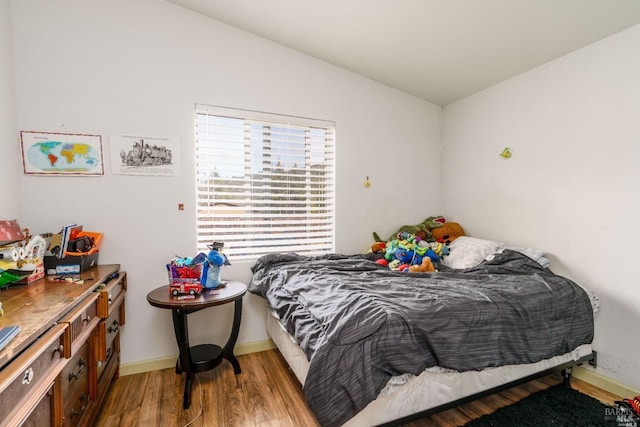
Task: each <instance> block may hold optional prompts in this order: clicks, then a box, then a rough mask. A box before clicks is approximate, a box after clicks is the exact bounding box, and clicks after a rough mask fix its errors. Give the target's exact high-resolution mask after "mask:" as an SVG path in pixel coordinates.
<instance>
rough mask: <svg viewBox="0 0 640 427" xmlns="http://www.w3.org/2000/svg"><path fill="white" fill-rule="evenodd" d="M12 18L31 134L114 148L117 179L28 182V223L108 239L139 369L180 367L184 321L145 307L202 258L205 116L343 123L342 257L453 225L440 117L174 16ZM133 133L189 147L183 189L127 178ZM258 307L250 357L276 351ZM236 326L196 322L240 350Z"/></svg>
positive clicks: (27, 14)
mask: <svg viewBox="0 0 640 427" xmlns="http://www.w3.org/2000/svg"><path fill="white" fill-rule="evenodd" d="M12 7H13V17H14V19H13V31H14V46H15V49H14V50H15V65H16V78H15V79H16V98H17V103H16V104H17V126H18V129H28V130H40V131H58V132H71V133H92V134H99V135H102V136H103V144H104V147H103V148H104V153H105V168H106V173H105V175H104V176H103V177H93V178H77V177H57V178H56V177H37V176H22V177H21V184H22V188H23V193H22V194H23V195H21V197H20V200H21V208H22V212H23V223H24V225H28V226H29V227H31V229H32V230H33V231H34V232H45V231H57V229H59V227H60V226H62V225H63V224H65V223H68V222H77V223H79V224H83V225H84V226H85V229H86V230H92V231H101V232H104V233H105V238H104V242H103V248H102V250H101V254H100V261H101V263H120V264H122V269H123V270H127V271H128V274H129V296H128V299H127V313H126V314H127V325H126V327H125V329H124V334H123V342H122V360H123V362H135V361H141V360H148V359H152V358H160V357H164V356H170V355H174V354H177V346H176V344H175V343H174V338H173V329H172V327H171V317H170V313H169V312H167V311H165V310H161V309H157V308H153V307H151V306H149V304H148V303H147V302H146V299H145V297H146V294H147V293H148V292H149V291H150V290H152V289H154V288H156V287H158V286H161V285H164V284H166V283H167V280H166V278H165V271H164V270H165V269H164V264H165V263H166V261H167V260H168V259H170V258H171V257H173V256H174V255H175V254H181V255H188V254H195V250H196V246H195V211H194V201H195V192H194V179H195V174H194V150H193V139H194V136H193V133H194V104H195V103H205V104H213V105H222V106H227V107H238V108H246V109H254V110H260V111H269V112H274V113H283V114H293V115H299V116H306V117H312V118H319V119H328V120H334V121H335V122H336V132H337V204H336V227H337V232H336V242H337V245H336V249H337V251H338V252H343V253H354V252H363V251H364V250H365V249H366V248H367V247H368V246H369V245H370V244H371V243H372V237H371V232H372V231H378V232H380V233H382V234H388V233H391V232H392V231H393V229H394V228H395V227H397V225H398V224H399V223H417V222H420V221H422V220H423V219H424V217H425V215H426V216H428V215H435V214H438V213H439V211H440V201H439V191H438V188H439V186H440V183H439V176H440V170H439V163H440V161H439V151H440V114H441V109H440V108H439V107H437V106H435V105H432V104H429V103H427V102H424V101H421V100H419V99H417V98H414V97H410V96H408V95H406V94H402V93H400V92H398V91H395V90H392V89H389V88H388V87H385V86H382V85H380V84H378V83H375V82H372V81H370V80H367V79H364V78H362V77H359V76H357V75H355V74H352V73H349V72H347V71H344V70H342V69H340V68H337V67H334V66H332V65H329V64H327V63H324V62H321V61H318V60H316V59H314V58H311V57H308V56H305V55H303V54H300V53H297V52H295V51H292V50H290V49H286V48H283V47H281V46H279V45H276V44H273V43H270V42H268V41H265V40H264V39H261V38H258V37H255V36H253V35H250V34H248V33H245V32H242V31H240V30H237V29H234V28H232V27H229V26H227V25H224V24H221V23H219V22H217V21H214V20H211V19H208V18H205V17H202V16H200V15H197V14H195V13H193V12H190V11H187V10H184V9H181V8H179V7H177V6H175V5H173V4H170V3H166V2H164V1H161V0H139V1H135V2H132V1H128V0H111V1H108V2H106V1H86V0H58V1H55V2H51V1H48V0H14V1H13V2H12ZM122 133H135V134H141V135H149V136H167V137H176V138H179V139H180V140H181V143H182V147H181V148H182V152H181V158H182V176H180V177H131V176H123V175H113V174H111V172H110V155H109V135H111V134H122ZM408 153H410V154H408ZM404 174H406V175H404ZM366 176H369V178H370V179H371V181H372V187H371V188H370V189H365V188H364V186H363V182H364V180H365V178H366ZM417 177H419V178H418V179H419V182H416V181H415V180H416V179H417ZM417 188H419V191H420V196H419V197H417V196H416V193H415V191H416V189H417ZM27 195H28V196H27ZM178 203H184V204H185V210H184V211H178V209H177V205H178ZM231 262H232V263H233V264H234V265H233V266H232V267H229V268H225V270H224V272H223V278H233V279H239V280H245V281H246V280H248V279H249V278H250V271H249V267H250V266H251V263H240V262H234V260H231ZM244 303H245V305H244V314H243V320H242V326H241V331H240V337H239V340H238V343H249V342H255V341H260V340H264V339H266V338H267V336H266V333H265V331H264V304H263V302H262V301H261V300H260V299H259V298H257V297H255V296H253V295H248V296H247V297H245V300H244ZM231 310H232V306H231V305H227V306H223V307H217V308H214V309H208V310H204V311H201V312H199V313H196V314H194V315H193V316H192V319H193V322H192V330H191V331H192V333H193V334H192V337H193V338H194V339H193V341H194V342H204V341H209V342H215V343H219V342H224V340H225V339H226V337H227V335H228V328H230V322H231V319H230V318H231V313H232V311H231Z"/></svg>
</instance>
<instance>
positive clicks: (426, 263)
mask: <svg viewBox="0 0 640 427" xmlns="http://www.w3.org/2000/svg"><path fill="white" fill-rule="evenodd" d="M409 271H412V272H414V273H419V272H422V273H426V272H429V271H436V269H435V268H434V267H433V263H432V262H431V258H429V257H427V256H426V257H424V258H422V263H421V264H420V265H412V266H410V267H409Z"/></svg>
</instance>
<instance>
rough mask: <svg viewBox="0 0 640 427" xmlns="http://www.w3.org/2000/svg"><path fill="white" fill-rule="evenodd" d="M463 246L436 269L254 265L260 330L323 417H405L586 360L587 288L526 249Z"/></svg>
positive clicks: (351, 421) (299, 259) (336, 263)
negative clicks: (468, 256)
mask: <svg viewBox="0 0 640 427" xmlns="http://www.w3.org/2000/svg"><path fill="white" fill-rule="evenodd" d="M469 242H473V240H470V239H467V238H465V239H462V240H461V241H460V245H459V250H456V248H453V246H454V245H453V244H452V250H451V253H450V255H451V259H450V260H449V262H448V264H449V265H445V264H442V265H440V266H439V268H438V270H439V271H438V272H435V273H412V272H397V271H391V270H389V269H388V268H386V267H384V266H381V265H379V264H376V263H375V262H373V259H372V258H371V257H370V256H368V255H340V254H330V255H325V256H318V257H308V256H302V255H297V254H272V255H267V256H264V257H262V258H260V259H259V260H258V261H257V262H256V264H255V265H254V266H253V267H252V271H253V277H252V280H251V283H250V285H249V291H250V292H252V293H254V294H257V295H260V296H261V297H263V298H265V299H266V300H267V304H268V308H269V309H268V312H269V314H268V316H267V331H268V333H269V335H270V336H271V338H272V339H273V341H274V342H275V343H276V345H277V347H278V348H279V350H280V352H281V353H282V355H283V356H284V358H285V359H286V360H287V362H288V363H289V365H290V367H291V368H292V370H293V372H294V373H295V375H296V376H297V378H298V379H299V380H300V383H301V384H302V385H303V391H304V394H305V397H306V399H307V402H308V404H309V407H310V408H311V409H312V411H313V412H314V414H315V415H316V418H317V419H318V421H319V423H320V424H321V425H323V426H336V425H346V426H370V425H380V424H385V423H394V422H399V421H398V420H400V421H407V420H409V419H411V418H412V417H413V416H415V414H426V413H428V412H429V411H436V410H441V409H445V408H447V407H450V406H451V405H453V404H456V403H459V402H462V401H465V399H471V398H474V397H476V396H479V395H482V394H483V393H488V392H490V391H492V390H496V389H499V388H501V387H505V385H507V384H511V383H513V382H516V381H518V380H525V379H528V378H532V377H534V376H535V375H537V374H539V373H541V372H545V371H548V370H549V369H551V368H554V367H558V366H570V365H571V364H575V363H582V362H584V361H586V360H589V359H590V358H591V357H592V349H591V342H592V340H593V318H594V311H595V310H596V309H597V298H596V297H595V296H594V295H593V294H592V293H591V292H589V291H588V290H586V289H584V288H583V287H581V286H579V285H578V284H576V283H574V282H572V281H571V280H569V279H567V278H564V277H561V276H558V275H555V274H554V273H553V272H551V271H550V270H549V269H548V268H546V265H548V261H547V260H546V258H544V257H543V256H537V258H536V256H535V255H536V254H532V253H531V252H529V253H527V251H526V250H524V248H505V247H492V248H489V249H487V250H484V251H483V250H480V251H479V250H478V248H477V247H474V248H473V251H472V252H473V258H474V260H473V261H471V262H470V261H468V260H462V261H461V260H460V256H459V255H462V254H463V253H466V252H469V250H468V248H466V249H463V248H465V245H469ZM455 243H456V242H454V244H455ZM463 243H464V244H463ZM471 246H474V245H471ZM476 246H477V245H476ZM514 249H518V250H514ZM456 252H457V253H458V256H454V254H456ZM525 254H526V255H525ZM538 255H539V254H538ZM478 260H479V261H478ZM477 262H479V263H477ZM476 263H477V265H476ZM471 264H474V265H473V266H471V267H468V265H471ZM461 267H462V268H461Z"/></svg>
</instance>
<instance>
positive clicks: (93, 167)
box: [20, 131, 104, 176]
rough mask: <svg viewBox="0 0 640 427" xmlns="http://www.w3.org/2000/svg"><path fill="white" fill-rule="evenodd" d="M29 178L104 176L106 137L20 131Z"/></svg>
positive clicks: (23, 162) (24, 165)
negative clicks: (103, 143) (35, 176)
mask: <svg viewBox="0 0 640 427" xmlns="http://www.w3.org/2000/svg"><path fill="white" fill-rule="evenodd" d="M20 145H21V146H22V167H23V169H24V173H25V174H26V175H82V176H86V175H104V164H103V158H102V137H101V136H100V135H87V134H79V133H58V132H34V131H20Z"/></svg>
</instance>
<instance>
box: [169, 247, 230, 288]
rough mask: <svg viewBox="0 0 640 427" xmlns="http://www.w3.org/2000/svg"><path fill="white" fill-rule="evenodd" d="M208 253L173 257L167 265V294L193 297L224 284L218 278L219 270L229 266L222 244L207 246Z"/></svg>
mask: <svg viewBox="0 0 640 427" xmlns="http://www.w3.org/2000/svg"><path fill="white" fill-rule="evenodd" d="M207 247H208V248H209V253H208V254H205V253H204V252H200V253H199V254H198V255H196V256H195V257H193V258H191V257H179V256H177V257H175V258H173V259H172V260H171V261H170V262H169V264H167V271H168V273H169V293H170V294H171V295H173V296H178V295H183V294H189V295H195V294H199V293H200V292H202V289H203V288H205V289H216V288H218V287H221V286H224V285H225V284H226V283H225V282H223V281H222V280H221V278H220V276H221V271H220V268H221V267H222V266H223V265H231V263H230V262H229V259H228V258H227V256H226V255H225V254H223V253H222V250H223V248H224V243H222V242H213V243H212V244H211V245H207Z"/></svg>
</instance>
